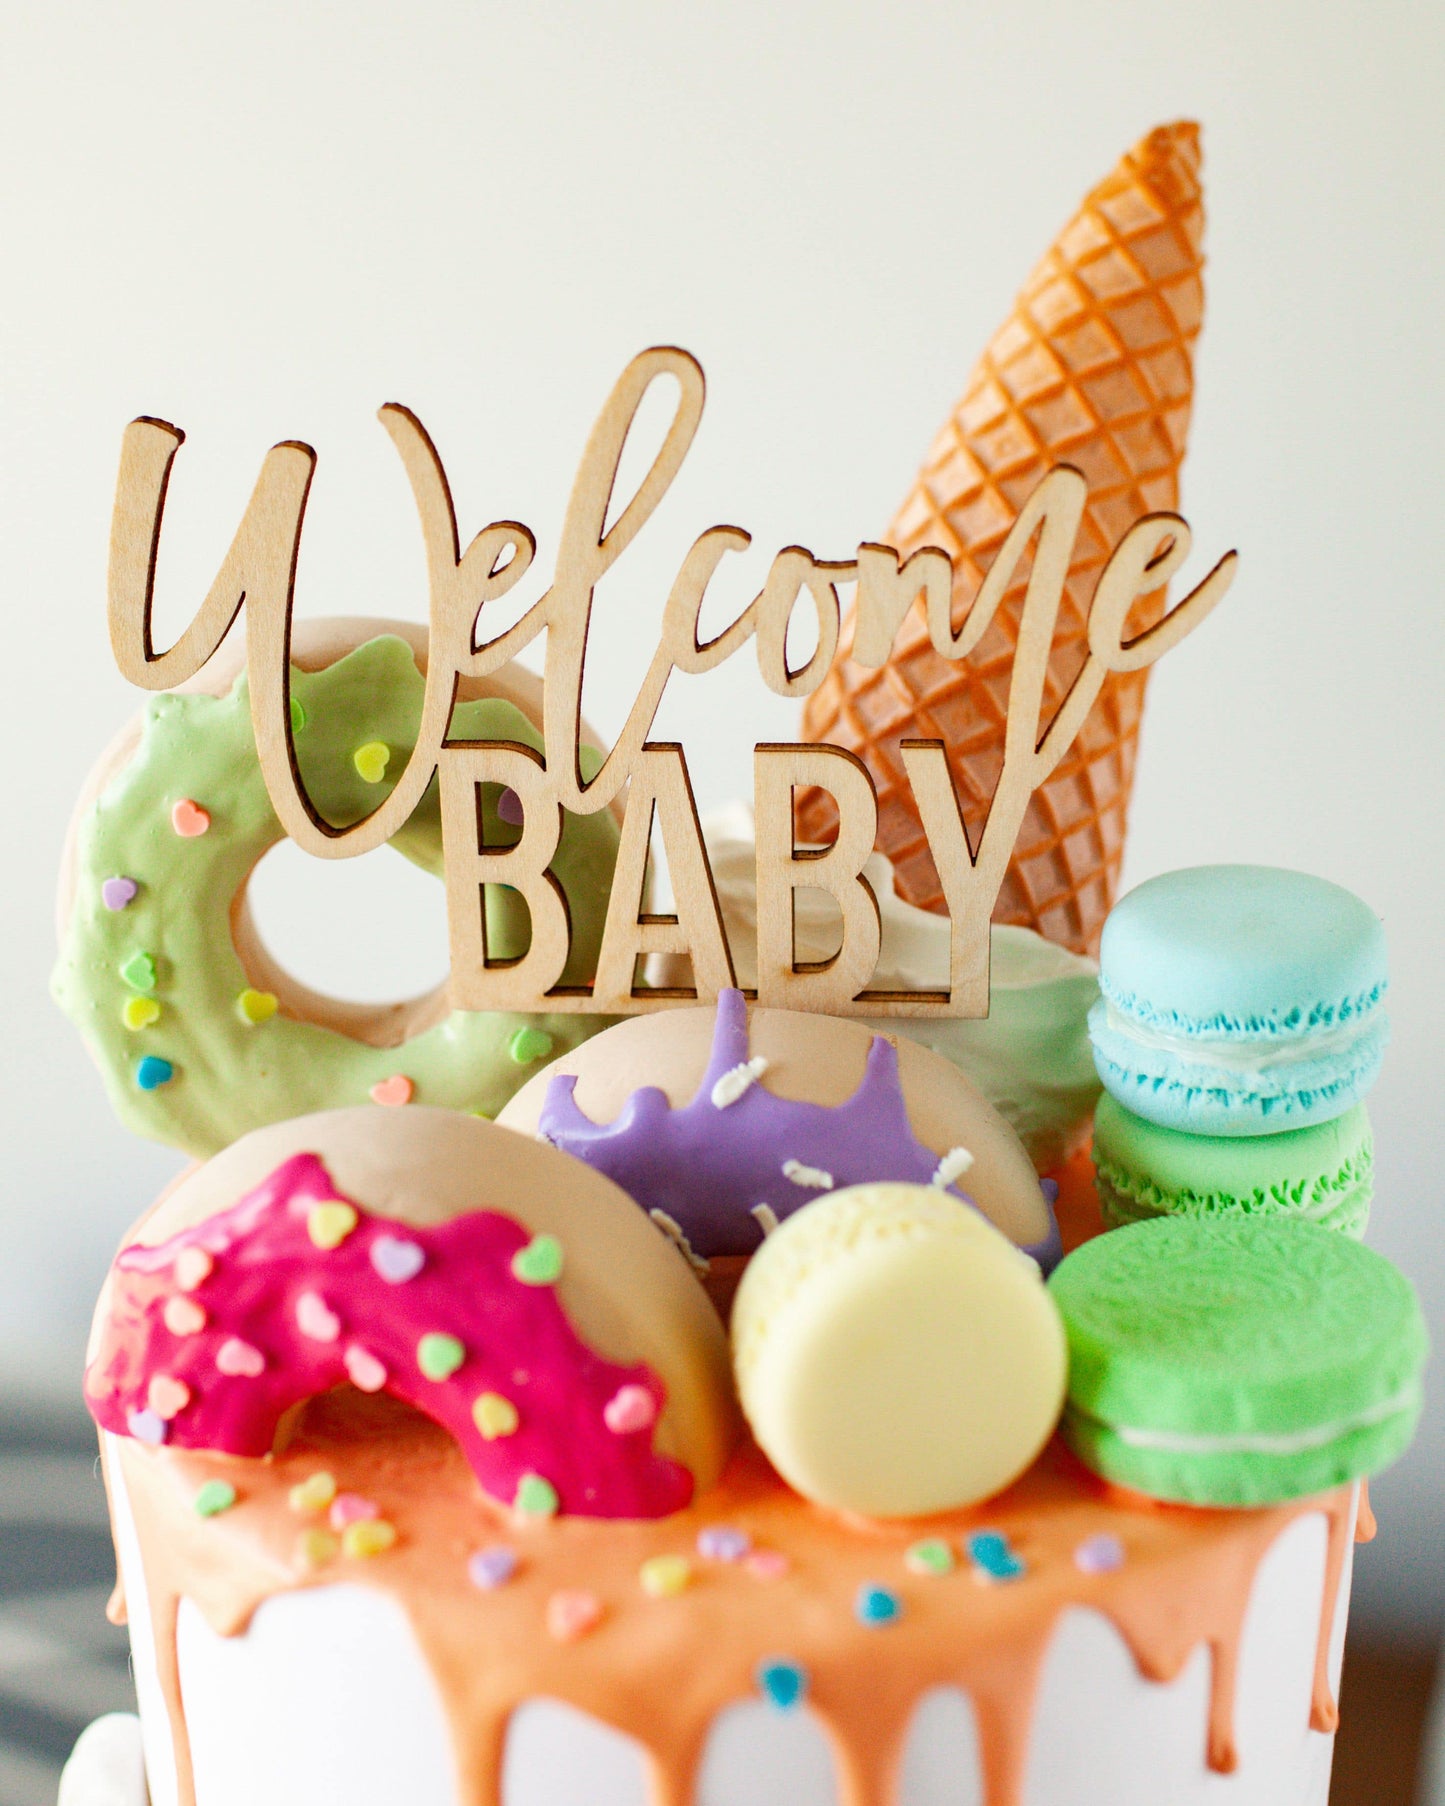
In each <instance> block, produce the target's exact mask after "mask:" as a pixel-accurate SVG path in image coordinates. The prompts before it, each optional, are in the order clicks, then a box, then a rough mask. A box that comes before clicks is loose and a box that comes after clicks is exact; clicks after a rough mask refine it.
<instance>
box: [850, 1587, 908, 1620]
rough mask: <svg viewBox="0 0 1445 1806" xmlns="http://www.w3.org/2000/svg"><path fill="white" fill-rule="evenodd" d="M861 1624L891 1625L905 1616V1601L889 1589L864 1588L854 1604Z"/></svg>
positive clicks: (860, 1590)
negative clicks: (896, 1619)
mask: <svg viewBox="0 0 1445 1806" xmlns="http://www.w3.org/2000/svg"><path fill="white" fill-rule="evenodd" d="M853 1610H854V1613H855V1614H856V1615H857V1619H858V1622H859V1623H860V1624H891V1623H892V1622H893V1621H894V1619H895V1618H898V1617H901V1616H902V1614H903V1601H902V1600H901V1599H900V1598H899V1597H898V1595H897V1593H895V1592H893V1591H892V1590H891V1589H890V1588H888V1587H875V1586H862V1587H859V1589H858V1597H857V1598H856V1599H855V1600H854V1602H853Z"/></svg>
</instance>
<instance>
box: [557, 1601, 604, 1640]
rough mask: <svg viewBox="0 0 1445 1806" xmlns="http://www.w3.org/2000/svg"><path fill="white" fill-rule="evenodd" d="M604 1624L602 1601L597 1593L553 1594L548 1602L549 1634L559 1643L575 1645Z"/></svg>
mask: <svg viewBox="0 0 1445 1806" xmlns="http://www.w3.org/2000/svg"><path fill="white" fill-rule="evenodd" d="M601 1622H602V1601H601V1600H600V1599H599V1598H598V1597H597V1595H596V1594H595V1593H570V1592H569V1593H553V1595H552V1597H551V1598H550V1599H549V1600H548V1601H547V1634H548V1635H549V1636H550V1637H552V1638H553V1639H554V1640H555V1641H556V1642H558V1643H575V1642H577V1641H578V1639H579V1638H581V1637H585V1636H586V1635H587V1633H588V1632H589V1631H592V1630H596V1628H597V1626H598V1625H599V1624H600V1623H601Z"/></svg>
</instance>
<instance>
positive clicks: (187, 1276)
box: [172, 1248, 216, 1292]
mask: <svg viewBox="0 0 1445 1806" xmlns="http://www.w3.org/2000/svg"><path fill="white" fill-rule="evenodd" d="M215 1270H216V1263H215V1261H213V1260H212V1259H211V1257H210V1255H209V1254H207V1252H206V1250H205V1249H204V1248H182V1249H181V1251H180V1253H179V1254H178V1255H177V1256H176V1264H175V1266H174V1267H173V1268H172V1272H174V1274H175V1276H176V1284H177V1285H178V1286H179V1287H180V1288H181V1290H182V1291H183V1292H194V1291H195V1289H196V1287H197V1286H198V1285H200V1284H202V1283H203V1282H204V1281H205V1280H207V1279H209V1278H210V1277H211V1275H212V1273H214V1272H215Z"/></svg>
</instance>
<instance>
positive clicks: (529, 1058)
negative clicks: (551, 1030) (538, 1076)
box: [507, 1028, 552, 1066]
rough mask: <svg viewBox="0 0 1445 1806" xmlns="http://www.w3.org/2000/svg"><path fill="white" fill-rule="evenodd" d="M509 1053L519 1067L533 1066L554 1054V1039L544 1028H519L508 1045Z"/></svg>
mask: <svg viewBox="0 0 1445 1806" xmlns="http://www.w3.org/2000/svg"><path fill="white" fill-rule="evenodd" d="M507 1052H508V1053H509V1054H510V1055H511V1057H512V1059H513V1060H514V1061H515V1062H516V1063H517V1065H518V1066H532V1065H535V1063H536V1062H537V1061H538V1060H545V1059H546V1058H547V1057H548V1056H549V1055H550V1054H551V1052H552V1037H551V1036H550V1035H549V1034H548V1033H547V1031H546V1029H544V1028H519V1029H518V1030H517V1032H516V1034H515V1035H513V1036H512V1038H511V1040H510V1041H509V1042H508V1043H507Z"/></svg>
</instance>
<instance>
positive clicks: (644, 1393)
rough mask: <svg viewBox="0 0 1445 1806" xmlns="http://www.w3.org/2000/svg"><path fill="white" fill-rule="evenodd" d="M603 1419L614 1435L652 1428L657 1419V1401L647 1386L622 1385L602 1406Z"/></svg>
mask: <svg viewBox="0 0 1445 1806" xmlns="http://www.w3.org/2000/svg"><path fill="white" fill-rule="evenodd" d="M602 1421H603V1423H605V1424H606V1425H607V1427H608V1429H609V1430H611V1432H612V1434H613V1435H614V1436H626V1435H627V1434H628V1433H629V1432H630V1431H633V1430H646V1429H650V1428H651V1427H652V1425H653V1424H654V1423H655V1422H656V1421H657V1401H656V1399H654V1398H653V1396H652V1394H651V1393H650V1392H649V1391H648V1390H647V1388H646V1387H645V1386H620V1387H619V1388H618V1389H617V1391H616V1392H614V1393H613V1395H612V1397H611V1398H609V1399H608V1401H607V1403H606V1404H605V1405H604V1406H603V1407H602Z"/></svg>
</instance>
